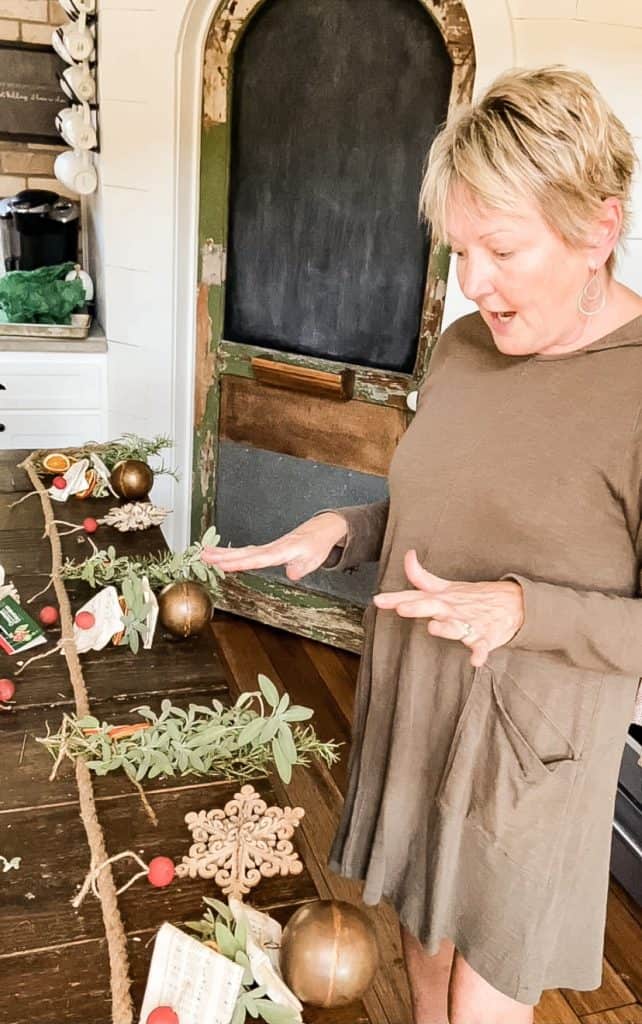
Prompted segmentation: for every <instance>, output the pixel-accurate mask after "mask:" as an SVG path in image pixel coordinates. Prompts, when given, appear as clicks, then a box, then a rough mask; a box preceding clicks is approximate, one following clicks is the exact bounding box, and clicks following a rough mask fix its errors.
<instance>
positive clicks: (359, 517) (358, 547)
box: [315, 498, 390, 571]
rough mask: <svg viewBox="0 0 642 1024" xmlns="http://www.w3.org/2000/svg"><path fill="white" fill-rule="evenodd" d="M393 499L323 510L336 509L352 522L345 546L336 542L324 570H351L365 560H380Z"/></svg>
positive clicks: (349, 524) (324, 510)
mask: <svg viewBox="0 0 642 1024" xmlns="http://www.w3.org/2000/svg"><path fill="white" fill-rule="evenodd" d="M389 507H390V501H389V499H388V498H386V499H385V500H384V501H375V502H372V503H370V504H368V505H348V506H346V507H344V508H324V509H321V510H320V511H319V512H316V513H315V515H318V516H320V515H321V514H322V513H323V512H336V513H337V514H338V515H340V516H343V518H344V519H345V521H346V523H347V524H348V532H347V534H346V536H345V539H344V542H343V545H339V544H337V545H335V547H334V548H333V549H332V551H331V552H330V554H329V555H328V557H327V558H326V560H325V562H324V563H323V565H322V566H321V568H322V569H326V570H329V571H340V570H345V569H351V568H353V567H354V566H357V565H360V564H361V562H376V561H378V559H379V555H380V554H381V545H382V544H383V536H384V533H385V530H386V523H387V522H388V510H389Z"/></svg>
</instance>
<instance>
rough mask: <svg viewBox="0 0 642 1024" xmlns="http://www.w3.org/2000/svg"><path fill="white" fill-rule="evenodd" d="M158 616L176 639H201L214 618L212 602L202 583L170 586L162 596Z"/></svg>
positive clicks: (164, 588) (159, 600)
mask: <svg viewBox="0 0 642 1024" xmlns="http://www.w3.org/2000/svg"><path fill="white" fill-rule="evenodd" d="M158 617H159V619H160V622H161V625H162V626H163V627H164V628H165V629H166V630H167V631H168V633H171V634H172V636H179V637H184V638H187V637H188V636H198V634H199V633H202V632H203V630H204V629H205V627H206V625H207V623H208V622H209V621H210V619H211V618H212V599H211V597H210V595H209V593H208V592H207V590H206V589H205V587H204V586H202V584H200V583H196V582H195V581H193V580H179V581H178V582H176V583H168V584H167V586H166V587H163V589H162V590H161V592H160V594H159V595H158Z"/></svg>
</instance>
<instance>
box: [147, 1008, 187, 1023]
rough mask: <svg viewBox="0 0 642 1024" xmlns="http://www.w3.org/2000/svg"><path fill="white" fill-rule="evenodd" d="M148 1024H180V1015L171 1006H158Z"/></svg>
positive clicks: (148, 1019)
mask: <svg viewBox="0 0 642 1024" xmlns="http://www.w3.org/2000/svg"><path fill="white" fill-rule="evenodd" d="M147 1024H179V1020H178V1014H177V1013H175V1012H174V1010H172V1008H171V1006H157V1007H156V1009H155V1010H152V1012H151V1013H150V1015H149V1017H148V1018H147Z"/></svg>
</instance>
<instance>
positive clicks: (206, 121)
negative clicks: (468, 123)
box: [203, 0, 475, 128]
mask: <svg viewBox="0 0 642 1024" xmlns="http://www.w3.org/2000/svg"><path fill="white" fill-rule="evenodd" d="M266 2H267V0H224V2H223V3H222V4H221V6H220V7H219V9H218V11H217V12H216V14H215V15H214V18H213V19H212V24H211V26H210V30H209V33H208V36H207V41H206V43H205V55H204V77H203V127H204V128H207V127H209V126H210V125H213V124H223V123H224V122H225V121H227V118H228V111H229V92H230V71H231V64H232V55H233V53H234V49H235V47H236V45H237V43H238V40H239V39H240V37H241V35H242V33H243V32H244V31H245V29H246V28H247V26H248V24H249V22H250V21H251V19H252V18H253V16H254V15H255V14H256V12H257V11H258V10H259V8H260V7H262V6H263V4H264V3H266ZM417 2H418V3H419V4H421V6H422V7H424V8H425V9H426V10H427V11H428V13H429V14H430V15H431V16H432V18H433V20H434V22H435V23H436V25H437V27H438V28H439V31H440V32H441V34H442V37H443V40H444V43H445V44H446V49H447V50H448V53H449V54H450V58H451V60H452V62H453V65H454V69H455V71H454V74H453V86H454V88H453V90H452V92H451V105H458V104H459V103H462V102H466V101H467V100H468V99H469V98H470V96H471V95H472V82H473V78H474V74H475V57H474V46H473V33H472V29H471V26H470V22H469V20H468V15H467V13H466V8H465V6H464V4H463V3H462V2H461V0H417Z"/></svg>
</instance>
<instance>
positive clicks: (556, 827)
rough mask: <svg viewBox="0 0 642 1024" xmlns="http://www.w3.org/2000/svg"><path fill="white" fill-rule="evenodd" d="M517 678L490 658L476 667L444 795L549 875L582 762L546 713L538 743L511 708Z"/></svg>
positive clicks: (532, 868)
mask: <svg viewBox="0 0 642 1024" xmlns="http://www.w3.org/2000/svg"><path fill="white" fill-rule="evenodd" d="M511 685H512V684H511V680H510V677H506V676H505V675H503V676H502V677H501V685H500V682H499V681H498V677H497V676H496V675H495V672H494V671H493V669H492V668H490V667H489V666H488V665H485V666H484V667H483V668H481V669H478V670H477V671H476V673H475V676H474V678H473V683H472V687H471V691H470V694H469V696H468V699H467V701H466V704H465V706H464V708H463V711H462V715H461V718H460V720H459V722H458V725H457V728H456V731H455V735H454V737H453V743H452V746H451V749H450V754H449V757H448V760H447V763H446V767H445V770H444V773H443V776H442V779H441V783H440V787H439V791H438V795H437V802H438V804H439V805H440V807H441V809H442V811H445V812H447V813H448V815H449V816H452V815H456V816H458V817H461V818H463V819H464V820H465V821H466V822H467V823H468V824H469V825H470V826H472V827H473V828H475V829H476V830H478V832H481V833H483V834H484V835H485V836H486V838H487V840H488V842H489V843H490V844H492V845H493V846H494V847H496V848H499V849H501V850H502V851H503V853H504V854H505V855H506V856H507V857H508V858H510V860H511V861H513V862H514V863H515V864H517V865H519V867H520V868H521V869H522V870H523V871H524V872H526V873H527V874H529V875H531V876H534V877H536V878H538V879H540V880H544V879H545V878H546V877H547V874H548V871H549V866H550V863H551V859H552V857H553V855H554V853H555V850H556V847H557V841H558V839H559V836H560V833H561V828H562V823H563V820H564V816H565V811H566V808H567V805H568V802H569V799H570V796H571V793H572V789H573V785H574V782H575V779H576V776H577V773H578V770H579V766H580V763H581V762H580V758H579V756H578V755H577V753H576V752H575V750H574V749H573V747H572V745H571V744H570V743H569V742H568V741H567V740H565V738H564V736H563V735H562V734H561V733H560V731H559V730H558V729H557V727H556V726H554V725H553V723H552V722H550V721H548V720H547V718H546V716H544V718H543V720H542V721H539V722H538V723H537V724H536V727H535V729H534V732H535V733H536V734H537V736H538V737H539V740H540V741H541V742H542V746H541V747H539V746H538V747H535V746H534V745H533V742H532V740H531V739H530V738H529V736H527V735H525V733H524V732H523V731H522V728H520V724H519V723H518V721H516V719H515V717H514V716H513V714H512V713H511V694H510V693H508V694H507V687H508V688H510V686H511ZM512 696H514V695H512ZM534 711H535V712H537V709H536V708H535V709H534ZM544 737H546V740H544Z"/></svg>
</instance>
